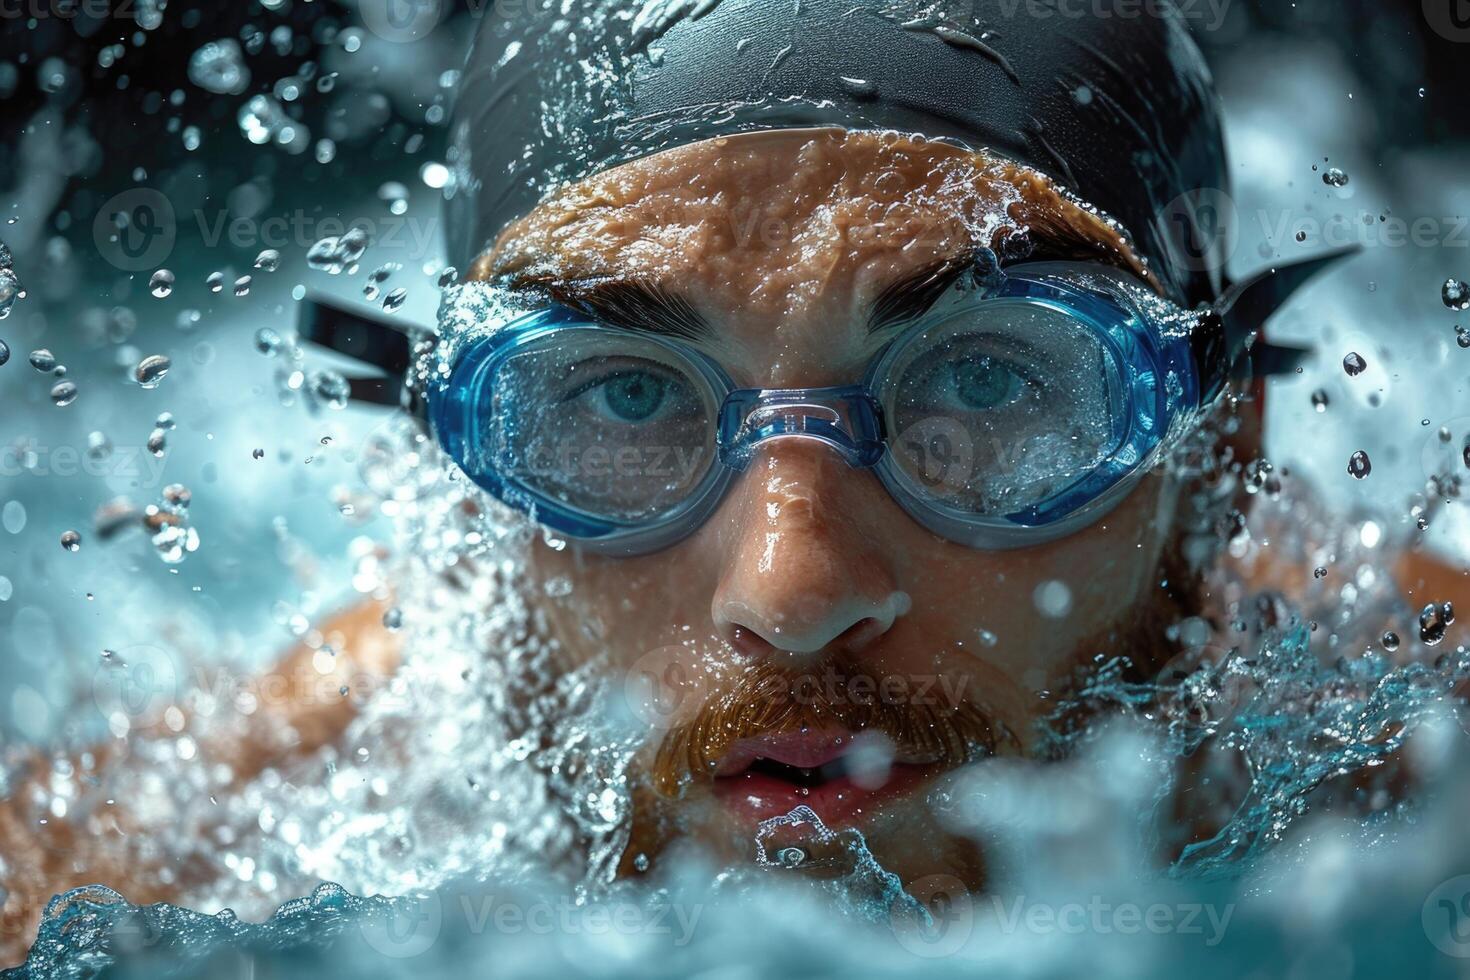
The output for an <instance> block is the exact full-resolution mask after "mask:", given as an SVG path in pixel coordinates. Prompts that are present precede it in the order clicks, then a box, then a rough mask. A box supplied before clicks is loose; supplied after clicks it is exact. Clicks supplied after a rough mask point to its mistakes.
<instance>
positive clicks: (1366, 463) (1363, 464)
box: [1348, 449, 1373, 480]
mask: <svg viewBox="0 0 1470 980" xmlns="http://www.w3.org/2000/svg"><path fill="white" fill-rule="evenodd" d="M1372 472H1373V461H1372V460H1370V459H1369V458H1368V454H1367V453H1365V452H1363V450H1361V449H1359V450H1358V451H1357V452H1355V453H1353V455H1352V458H1351V459H1349V460H1348V473H1349V474H1351V475H1352V476H1353V478H1354V479H1358V480H1361V479H1363V478H1364V477H1366V476H1367V475H1368V474H1369V473H1372Z"/></svg>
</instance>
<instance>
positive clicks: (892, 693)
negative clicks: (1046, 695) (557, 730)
mask: <svg viewBox="0 0 1470 980" xmlns="http://www.w3.org/2000/svg"><path fill="white" fill-rule="evenodd" d="M966 679H967V678H964V677H944V676H932V675H923V676H919V675H902V674H890V675H887V676H884V677H882V678H875V677H874V675H873V674H872V672H871V670H870V669H864V668H863V667H861V666H859V665H857V664H855V663H854V662H852V661H850V660H847V659H845V658H834V659H832V660H829V661H827V662H825V663H824V664H823V665H822V666H821V667H820V668H819V669H818V672H817V673H813V672H812V671H811V670H807V671H803V670H800V669H795V668H790V667H783V666H780V665H778V664H775V663H773V662H771V661H761V662H760V663H758V664H756V665H754V666H752V667H751V668H749V669H748V670H746V671H745V672H744V673H743V674H742V675H741V676H740V678H739V679H738V681H737V682H736V683H735V684H734V685H733V686H732V687H729V688H727V689H726V690H724V691H720V692H716V693H714V694H712V695H711V696H710V697H708V698H707V699H706V700H705V702H704V703H703V704H702V705H701V706H700V707H699V709H698V710H697V712H696V713H695V715H694V716H693V717H692V718H690V719H689V720H688V721H686V722H683V723H681V724H678V725H675V726H673V727H672V728H670V729H669V730H668V732H667V733H665V735H664V738H663V739H662V741H661V742H660V744H659V747H658V751H657V753H656V755H655V757H654V761H653V768H652V776H653V781H654V786H655V787H656V788H657V789H658V790H659V792H661V793H663V794H664V795H666V796H677V795H679V794H680V793H681V792H682V790H683V789H684V787H686V786H687V785H689V784H690V783H691V782H692V781H694V780H697V779H700V778H706V779H707V778H712V777H713V775H714V772H715V769H716V768H717V767H718V765H719V762H720V759H721V758H723V757H724V756H725V754H726V753H727V752H729V750H730V748H731V747H732V746H733V745H734V744H735V743H737V742H739V741H740V740H741V739H746V738H754V737H757V736H761V735H785V734H791V733H795V732H801V731H808V730H817V731H819V730H831V729H840V730H843V731H848V732H851V733H853V734H854V735H856V734H858V733H860V732H873V733H879V734H882V735H884V736H886V737H887V738H888V740H889V741H890V742H891V743H892V745H893V749H894V758H895V759H896V760H898V761H905V760H911V761H920V762H923V763H926V764H932V765H936V766H939V767H941V768H945V769H950V768H954V767H957V766H961V765H964V764H965V763H967V762H970V761H973V760H975V759H979V758H984V757H986V756H991V755H995V754H997V753H998V752H999V751H1001V750H1002V749H1003V748H1004V749H1009V750H1011V751H1015V752H1019V750H1020V743H1019V740H1018V739H1017V738H1016V737H1015V735H1014V734H1013V733H1012V732H1011V730H1010V729H1009V728H1007V727H1006V726H1005V725H1004V724H1003V723H1001V722H1000V721H999V719H997V718H996V716H995V714H994V713H993V712H992V711H990V710H989V709H988V708H986V707H985V706H984V705H982V704H980V703H978V702H977V701H974V700H972V699H970V698H968V697H965V696H964V693H963V690H964V686H965V685H964V681H965V680H966ZM946 681H947V682H948V683H945V682H946Z"/></svg>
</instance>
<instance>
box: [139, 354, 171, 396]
mask: <svg viewBox="0 0 1470 980" xmlns="http://www.w3.org/2000/svg"><path fill="white" fill-rule="evenodd" d="M171 364H172V362H171V361H170V360H169V359H168V358H167V357H165V356H164V355H162V354H150V355H148V356H147V357H145V358H143V359H142V360H141V361H139V362H138V366H137V367H136V368H134V369H133V380H134V381H136V382H138V384H140V385H142V386H143V387H144V388H157V387H158V386H159V384H160V383H161V382H162V381H163V379H164V378H165V377H167V376H168V369H169V367H170V366H171Z"/></svg>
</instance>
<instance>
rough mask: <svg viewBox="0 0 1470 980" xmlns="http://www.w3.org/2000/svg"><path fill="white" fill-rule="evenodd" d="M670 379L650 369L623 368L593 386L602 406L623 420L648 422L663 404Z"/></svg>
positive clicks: (608, 412)
mask: <svg viewBox="0 0 1470 980" xmlns="http://www.w3.org/2000/svg"><path fill="white" fill-rule="evenodd" d="M667 390H668V382H666V381H665V380H664V379H663V378H660V377H658V376H657V375H653V374H649V373H648V372H647V371H623V372H620V373H618V374H614V375H612V376H611V377H608V378H604V379H603V380H601V381H599V382H598V383H597V385H596V386H595V387H594V388H593V389H592V391H593V392H595V397H596V400H597V402H598V403H599V404H598V408H599V409H602V410H603V411H605V412H606V413H607V414H608V415H610V416H611V417H613V418H615V419H617V420H618V421H619V422H646V421H648V419H650V418H652V417H653V416H654V415H655V414H657V413H658V410H659V408H660V407H662V406H663V404H664V401H665V399H666V395H667Z"/></svg>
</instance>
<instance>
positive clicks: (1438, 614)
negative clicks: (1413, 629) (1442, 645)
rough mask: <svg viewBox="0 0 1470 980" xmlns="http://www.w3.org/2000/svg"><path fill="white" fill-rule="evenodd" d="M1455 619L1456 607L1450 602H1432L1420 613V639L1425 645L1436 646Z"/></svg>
mask: <svg viewBox="0 0 1470 980" xmlns="http://www.w3.org/2000/svg"><path fill="white" fill-rule="evenodd" d="M1454 621H1455V607H1454V606H1453V605H1451V604H1450V603H1448V602H1444V603H1435V602H1431V603H1430V604H1429V605H1427V606H1425V607H1424V609H1423V611H1422V612H1420V613H1419V639H1421V640H1423V641H1424V645H1425V646H1431V647H1432V646H1435V645H1437V644H1438V643H1439V642H1440V641H1442V640H1443V639H1444V636H1445V632H1446V631H1447V630H1448V629H1449V627H1450V624H1451V623H1453V622H1454Z"/></svg>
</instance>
